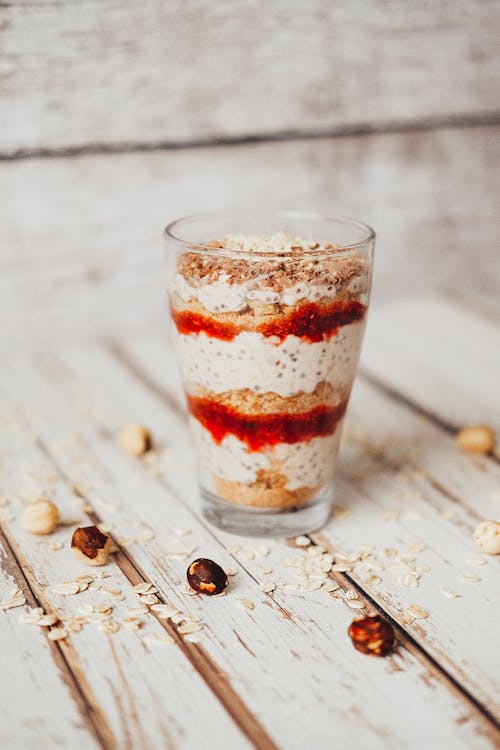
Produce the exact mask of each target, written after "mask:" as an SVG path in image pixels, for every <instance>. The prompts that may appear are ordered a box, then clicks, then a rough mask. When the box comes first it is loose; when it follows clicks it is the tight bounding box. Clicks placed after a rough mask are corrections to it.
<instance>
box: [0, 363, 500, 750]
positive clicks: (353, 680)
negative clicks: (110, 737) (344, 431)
mask: <svg viewBox="0 0 500 750" xmlns="http://www.w3.org/2000/svg"><path fill="white" fill-rule="evenodd" d="M5 378H6V382H7V385H8V388H9V390H10V392H11V393H12V394H13V395H14V394H15V395H16V399H20V400H21V401H22V402H23V405H24V406H23V408H25V409H27V410H28V411H29V414H30V421H31V422H32V425H33V427H34V428H35V429H36V431H37V432H39V433H40V434H41V436H42V438H43V439H44V440H46V441H47V442H48V444H49V448H50V450H51V451H54V454H55V456H56V458H57V461H58V462H59V463H60V464H61V465H62V466H63V467H64V470H65V471H66V472H67V473H68V474H69V475H70V478H71V479H72V480H75V481H79V482H80V483H81V484H82V485H84V486H85V487H86V492H87V493H88V496H89V497H90V500H91V502H95V503H96V504H97V505H98V506H100V508H99V509H100V510H101V511H102V512H103V513H104V514H105V515H106V518H107V520H109V521H110V522H111V523H112V524H113V525H114V527H115V529H116V533H119V534H120V535H123V536H127V535H130V534H131V533H133V531H134V530H136V529H137V527H138V524H139V523H140V522H141V521H142V522H147V523H149V524H150V525H151V526H152V527H153V528H154V530H155V534H156V536H155V538H154V539H153V540H151V541H149V542H147V543H141V544H136V545H133V546H132V547H131V548H130V553H131V554H133V556H134V558H135V559H136V560H137V562H138V563H139V565H140V566H141V568H142V569H143V570H144V571H145V572H146V574H147V575H148V576H149V577H151V579H152V580H153V581H154V582H155V583H156V584H157V585H158V586H159V587H160V588H161V589H162V590H163V591H164V592H165V594H166V595H167V598H168V599H169V600H172V601H173V602H174V603H176V604H177V603H178V602H179V606H182V608H183V609H187V608H189V609H191V610H192V611H195V612H198V613H200V614H202V616H203V619H204V621H205V622H206V623H207V626H208V627H207V631H206V632H205V633H204V634H203V644H204V647H205V648H206V650H207V651H208V652H209V653H210V655H211V657H212V659H215V660H216V661H217V663H218V664H219V665H220V666H221V667H223V669H224V670H225V671H226V672H227V673H228V675H229V676H230V679H231V681H232V683H233V685H234V686H235V687H236V688H237V690H238V692H239V694H240V695H241V696H242V698H243V699H244V700H245V702H246V703H247V705H248V706H249V707H250V708H251V709H252V710H253V711H254V712H255V713H256V715H257V716H258V718H259V719H260V721H261V722H262V723H263V725H264V727H265V728H266V729H267V730H268V732H269V733H270V734H271V736H272V737H273V738H275V739H276V740H277V741H278V744H282V745H284V746H286V747H292V748H295V747H300V746H303V744H304V743H305V742H306V741H309V742H314V743H316V744H319V746H320V747H322V746H327V745H328V742H329V741H331V731H332V724H331V722H332V720H333V721H334V722H335V736H336V738H338V739H339V741H341V742H345V743H351V744H352V742H353V738H356V746H357V747H359V748H370V749H371V748H376V747H384V748H391V747H394V748H396V747H398V748H399V747H402V746H404V747H408V748H411V747H417V746H420V745H421V742H422V741H424V742H425V741H428V742H431V740H432V741H437V742H439V743H444V744H445V745H446V744H447V743H450V742H451V743H452V744H453V746H458V747H460V746H463V747H466V746H473V747H476V746H480V747H482V746H488V740H487V738H486V736H483V735H482V734H476V730H477V729H478V728H479V731H480V732H482V731H483V730H484V726H483V727H482V729H481V728H480V727H481V722H480V723H479V724H478V723H477V716H475V712H474V710H473V709H471V707H470V706H467V704H465V703H462V701H460V700H458V698H457V696H456V695H455V694H454V693H452V692H448V689H447V688H446V687H445V686H443V684H442V683H441V682H440V681H439V680H437V679H436V676H435V675H432V674H431V673H430V672H429V670H428V669H427V667H425V666H424V665H422V664H421V663H420V662H419V661H418V660H416V659H415V656H414V655H413V654H411V653H410V652H408V651H406V650H401V651H400V652H399V653H398V654H397V655H395V656H394V657H393V658H392V659H390V660H388V661H386V662H384V661H378V660H370V659H364V658H363V657H362V656H361V655H359V654H357V653H356V652H354V651H353V650H352V646H351V644H350V643H349V641H348V639H347V636H346V632H345V630H346V627H347V623H348V621H349V619H350V618H351V610H347V609H346V608H344V607H343V606H342V605H339V603H338V602H337V601H334V600H331V599H330V598H329V597H328V595H327V594H326V592H312V593H311V594H310V595H306V596H304V595H301V594H300V592H288V591H287V590H284V589H282V588H280V589H279V591H278V592H277V593H276V594H275V595H273V596H272V597H269V596H265V595H263V594H262V593H260V592H259V590H258V588H257V581H259V580H261V579H262V574H261V573H259V571H258V569H257V567H256V564H257V563H258V562H259V560H255V561H253V562H252V561H248V560H246V559H245V555H244V552H245V550H242V551H241V553H240V552H236V553H234V558H235V559H236V560H237V561H238V563H239V564H240V565H241V568H240V572H239V573H238V575H237V577H236V579H235V582H234V583H233V591H230V592H229V593H228V595H227V596H226V597H223V598H220V599H215V600H208V601H207V600H204V601H198V600H197V599H196V598H195V599H193V598H192V597H188V598H187V599H186V597H185V595H184V593H183V588H182V586H180V583H181V581H182V579H183V574H184V570H185V566H186V562H185V561H178V560H173V559H171V558H168V557H167V556H166V552H167V551H168V550H169V549H172V548H173V547H174V545H175V547H176V548H178V546H179V543H178V541H175V540H174V539H173V535H172V527H173V526H190V527H191V528H192V533H191V535H190V536H189V545H191V544H194V545H198V549H197V550H196V553H195V552H193V555H194V554H203V555H208V556H213V557H216V559H218V560H219V561H220V562H221V563H222V564H224V565H227V564H228V562H229V558H228V553H227V551H225V550H224V548H223V545H222V544H221V542H220V541H218V540H220V539H221V538H222V537H221V535H219V534H217V536H216V537H214V536H212V532H211V531H208V530H205V529H204V527H203V526H201V525H200V523H199V521H198V519H197V517H196V515H193V510H192V508H195V507H196V504H197V498H196V497H195V491H194V484H193V483H194V476H193V472H192V471H191V470H190V469H189V468H188V470H187V473H186V474H185V477H184V478H182V466H179V465H178V464H177V461H175V463H174V464H173V463H172V461H171V460H170V461H169V454H170V455H171V457H172V455H173V454H172V453H171V450H172V446H173V444H175V443H181V441H182V443H184V441H185V436H184V437H182V436H181V434H180V426H179V424H178V423H176V422H172V419H171V417H169V415H168V412H164V411H161V410H160V408H159V403H158V401H157V400H156V399H155V398H154V397H152V396H151V395H150V393H149V392H147V391H145V390H143V389H142V388H141V387H140V386H139V385H138V384H137V383H134V382H133V381H132V380H131V379H130V378H129V377H128V376H127V374H126V373H125V372H124V370H123V369H122V368H121V367H120V366H118V365H116V364H115V363H113V360H111V359H110V358H109V357H108V356H107V355H105V354H104V353H103V352H102V351H100V350H98V349H89V350H87V351H85V350H84V351H82V352H80V353H79V352H77V351H71V352H70V351H66V352H65V353H64V355H61V357H52V356H51V357H38V358H36V367H35V369H33V365H32V364H31V363H30V362H29V361H26V360H25V361H24V362H23V366H22V367H20V369H18V370H17V371H16V375H15V376H12V378H11V377H10V376H8V375H7V374H6V375H5ZM37 392H43V394H44V397H43V403H40V401H39V399H38V398H37ZM139 414H140V415H141V416H142V420H141V421H145V422H147V424H148V426H150V427H151V428H152V429H153V431H154V433H155V435H156V436H157V439H158V441H159V443H160V445H163V446H165V447H166V449H167V450H166V452H165V454H164V458H163V460H162V461H161V462H160V464H159V467H158V468H159V471H160V480H161V477H165V479H166V480H167V481H173V480H174V477H173V474H174V472H177V474H178V476H179V477H180V480H181V484H182V488H183V489H182V493H183V497H182V502H179V500H178V499H177V498H176V496H175V495H174V494H172V491H171V490H169V489H168V486H167V485H166V484H162V482H161V481H158V480H157V479H155V477H154V476H151V475H150V474H148V473H147V472H145V471H144V466H142V465H141V464H140V463H138V462H135V461H133V460H131V459H129V458H127V457H126V456H123V455H121V453H120V452H119V449H118V448H117V446H116V441H115V439H114V435H115V434H116V431H117V429H118V427H119V426H121V424H123V422H124V421H128V419H129V418H134V417H136V416H137V415H139ZM71 435H73V439H70V440H68V439H67V440H66V447H64V446H61V439H62V438H63V437H66V438H68V437H69V436H71ZM76 435H78V436H79V438H78V439H77V438H76ZM182 443H181V444H182ZM174 459H175V456H174ZM174 466H175V467H176V468H174ZM99 500H100V502H99ZM116 501H119V503H120V505H121V507H120V508H113V507H112V504H113V503H114V502H116ZM184 503H185V504H184ZM194 512H196V511H194ZM228 539H229V537H228V535H224V541H226V543H227V540H228ZM232 539H233V540H234V541H236V542H237V543H239V544H242V545H244V547H247V546H248V545H249V544H250V543H252V544H254V543H255V541H254V540H252V542H250V540H247V541H245V540H241V539H240V538H237V539H235V538H232ZM182 546H185V543H184V544H183V545H182ZM268 546H269V549H270V554H269V555H268V556H267V557H265V558H264V560H263V562H264V564H269V565H270V566H271V567H272V568H273V573H274V575H276V576H278V577H279V579H281V578H282V576H283V571H282V570H281V568H280V562H282V561H283V558H284V557H287V556H288V555H289V550H288V551H287V548H286V547H285V546H284V545H283V543H282V542H279V541H275V542H270V543H268ZM246 567H248V568H250V572H251V573H252V577H249V576H247V575H245V573H244V568H246ZM285 575H286V576H287V577H289V576H290V573H289V571H287V570H285ZM235 595H236V596H238V597H239V596H245V597H247V598H248V599H251V600H252V601H253V602H254V604H255V609H254V610H253V611H252V612H251V613H249V614H246V613H242V612H241V610H239V609H237V608H236V607H235V605H234V599H235ZM291 665H293V666H291ZM339 675H342V677H341V679H340V678H339ZM299 705H300V709H301V710H300V713H299V714H298V713H297V712H294V711H293V707H294V706H296V707H298V706H299ZM359 707H362V709H361V710H362V714H360V711H359ZM466 717H467V718H466ZM462 719H463V720H464V724H463V725H461V726H458V724H457V721H458V722H460V723H461V720H462ZM426 737H427V739H425V738H426ZM328 738H330V739H328ZM417 740H418V741H417ZM471 743H472V744H471Z"/></svg>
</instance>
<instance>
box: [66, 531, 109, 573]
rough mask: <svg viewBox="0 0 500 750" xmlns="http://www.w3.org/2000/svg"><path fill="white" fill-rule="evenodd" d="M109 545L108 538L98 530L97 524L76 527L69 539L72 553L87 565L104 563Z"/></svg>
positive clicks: (106, 559)
mask: <svg viewBox="0 0 500 750" xmlns="http://www.w3.org/2000/svg"><path fill="white" fill-rule="evenodd" d="M110 547H111V540H110V538H109V537H108V536H106V534H103V533H102V532H100V531H99V529H98V528H97V526H86V527H85V528H78V529H76V531H75V533H74V534H73V538H72V540H71V549H72V550H73V553H74V554H75V555H76V557H78V559H79V560H81V561H82V562H84V563H86V564H87V565H105V564H106V563H107V561H108V555H109V549H110Z"/></svg>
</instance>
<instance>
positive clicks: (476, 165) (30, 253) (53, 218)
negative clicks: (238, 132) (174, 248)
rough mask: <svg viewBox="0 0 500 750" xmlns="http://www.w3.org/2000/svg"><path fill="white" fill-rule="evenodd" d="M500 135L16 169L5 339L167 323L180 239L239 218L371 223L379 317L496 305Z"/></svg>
mask: <svg viewBox="0 0 500 750" xmlns="http://www.w3.org/2000/svg"><path fill="white" fill-rule="evenodd" d="M499 133H500V128H498V127H481V128H472V129H465V130H462V129H454V130H453V129H452V130H436V131H433V132H429V133H413V134H385V135H373V136H366V137H352V138H336V139H319V140H314V141H302V142H284V143H272V144H258V145H256V144H254V145H244V146H237V147H236V146H235V147H232V148H231V149H223V148H206V149H194V150H185V151H184V150H181V151H175V152H158V153H153V154H124V155H114V156H99V157H96V156H93V157H79V158H72V159H33V160H27V161H18V162H16V163H14V162H12V163H2V164H0V181H1V184H2V201H0V225H1V226H2V245H1V251H0V252H1V258H2V271H1V275H0V321H1V323H0V325H1V328H0V341H1V342H2V343H10V344H11V345H12V344H16V343H17V344H19V345H20V346H24V345H25V344H26V343H27V342H29V341H33V340H37V341H42V340H50V338H52V339H53V340H55V341H56V342H57V341H59V340H60V339H61V337H63V338H67V337H70V338H74V337H76V336H78V337H81V336H94V335H95V334H96V332H99V333H100V334H114V333H118V334H120V333H126V334H127V335H128V334H130V333H132V332H134V331H135V332H138V331H141V330H143V329H144V328H145V327H146V325H148V324H150V325H152V326H156V325H157V326H160V325H162V321H163V320H164V319H165V316H166V303H165V296H164V290H163V288H162V284H161V283H159V279H162V278H163V273H164V259H163V247H162V238H161V232H162V229H163V227H164V225H165V224H166V223H167V221H169V220H171V219H173V218H176V217H178V216H180V215H182V214H186V213H192V212H197V211H204V210H209V209H214V208H219V209H220V208H221V207H225V206H231V205H235V204H240V205H243V206H255V205H260V206H263V205H266V206H268V207H277V206H281V207H283V206H286V205H288V206H290V207H298V208H304V209H312V210H318V211H322V210H323V211H326V212H328V213H340V214H346V215H356V216H358V217H359V218H362V219H364V220H366V221H368V222H369V223H371V224H372V225H373V226H374V227H375V228H376V230H377V233H378V241H377V253H376V266H375V286H374V306H376V305H377V304H379V303H384V302H385V301H386V300H387V299H393V298H394V297H401V298H405V297H408V295H410V294H411V295H415V294H419V293H423V292H425V293H429V290H432V289H436V288H439V287H446V288H451V289H453V290H454V292H455V293H457V292H460V293H461V294H462V295H464V296H467V295H470V294H473V295H474V294H475V296H478V294H480V295H481V296H482V297H483V298H488V297H490V298H491V299H495V298H496V297H497V296H498V295H497V289H498V287H499V286H500V284H499V282H498V277H497V275H496V273H495V267H498V264H497V263H496V258H497V254H496V253H497V245H498V239H497V238H498V237H499V236H500V218H499V215H498V205H500V156H499V149H498V148H497V142H498V137H499ZM464 269H465V270H464Z"/></svg>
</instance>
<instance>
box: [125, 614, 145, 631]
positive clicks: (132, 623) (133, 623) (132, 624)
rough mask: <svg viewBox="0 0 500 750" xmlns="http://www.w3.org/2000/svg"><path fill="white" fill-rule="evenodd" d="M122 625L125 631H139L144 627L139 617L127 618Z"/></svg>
mask: <svg viewBox="0 0 500 750" xmlns="http://www.w3.org/2000/svg"><path fill="white" fill-rule="evenodd" d="M121 625H122V628H125V630H139V628H140V627H141V626H142V620H141V619H140V618H139V617H125V619H124V620H122V623H121Z"/></svg>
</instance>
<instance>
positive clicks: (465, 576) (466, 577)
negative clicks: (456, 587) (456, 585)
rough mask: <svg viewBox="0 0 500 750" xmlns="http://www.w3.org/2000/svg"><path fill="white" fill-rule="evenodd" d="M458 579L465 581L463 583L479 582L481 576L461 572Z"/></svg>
mask: <svg viewBox="0 0 500 750" xmlns="http://www.w3.org/2000/svg"><path fill="white" fill-rule="evenodd" d="M459 580H460V581H465V583H479V581H480V580H481V577H480V576H476V575H474V573H462V574H461V575H460V576H459Z"/></svg>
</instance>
